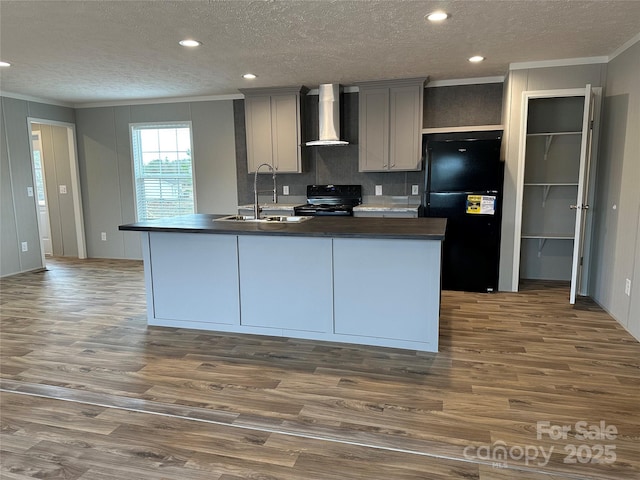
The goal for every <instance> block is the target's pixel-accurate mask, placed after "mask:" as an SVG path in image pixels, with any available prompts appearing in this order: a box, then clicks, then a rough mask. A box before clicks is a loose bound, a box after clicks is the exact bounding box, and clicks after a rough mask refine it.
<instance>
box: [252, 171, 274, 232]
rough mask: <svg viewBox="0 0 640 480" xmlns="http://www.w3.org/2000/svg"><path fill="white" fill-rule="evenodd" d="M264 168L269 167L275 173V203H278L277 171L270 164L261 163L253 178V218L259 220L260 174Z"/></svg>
mask: <svg viewBox="0 0 640 480" xmlns="http://www.w3.org/2000/svg"><path fill="white" fill-rule="evenodd" d="M262 167H269V168H270V169H271V171H272V172H273V203H277V202H278V191H277V190H276V169H275V168H273V167H272V166H271V165H270V164H268V163H261V164H260V165H258V168H256V173H255V175H254V178H253V218H255V219H256V220H258V219H259V218H260V206H259V205H258V172H259V171H260V168H262Z"/></svg>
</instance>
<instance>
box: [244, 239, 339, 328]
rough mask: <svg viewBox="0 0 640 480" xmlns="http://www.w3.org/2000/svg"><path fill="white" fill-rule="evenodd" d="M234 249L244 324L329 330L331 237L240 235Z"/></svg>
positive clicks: (330, 324) (330, 317)
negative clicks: (238, 268) (236, 253)
mask: <svg viewBox="0 0 640 480" xmlns="http://www.w3.org/2000/svg"><path fill="white" fill-rule="evenodd" d="M238 254H239V265H240V305H241V323H242V325H243V326H247V327H261V328H265V329H274V331H273V334H274V335H281V334H285V335H286V330H296V331H307V332H319V333H331V332H333V309H332V304H333V301H332V300H333V296H332V285H331V239H330V238H308V237H285V236H249V235H247V236H239V237H238ZM275 329H277V331H276V330H275ZM265 333H268V332H266V331H265Z"/></svg>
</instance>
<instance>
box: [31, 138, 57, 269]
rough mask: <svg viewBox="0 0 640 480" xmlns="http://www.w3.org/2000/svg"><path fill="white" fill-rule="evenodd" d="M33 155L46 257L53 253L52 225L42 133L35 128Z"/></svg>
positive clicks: (42, 239)
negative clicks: (43, 159)
mask: <svg viewBox="0 0 640 480" xmlns="http://www.w3.org/2000/svg"><path fill="white" fill-rule="evenodd" d="M31 146H32V148H33V150H32V156H33V174H34V175H33V179H34V183H35V188H36V192H35V195H36V205H37V207H38V228H39V230H40V244H41V245H42V250H43V252H44V255H45V257H50V256H52V255H53V245H52V243H51V225H50V224H49V205H48V200H47V182H46V180H45V170H44V165H43V164H42V134H41V132H40V130H33V132H32V134H31Z"/></svg>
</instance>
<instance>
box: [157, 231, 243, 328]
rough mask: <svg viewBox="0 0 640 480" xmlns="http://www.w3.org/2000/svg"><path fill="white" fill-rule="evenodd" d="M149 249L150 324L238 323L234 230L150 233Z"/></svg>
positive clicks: (235, 240) (236, 255) (236, 254)
mask: <svg viewBox="0 0 640 480" xmlns="http://www.w3.org/2000/svg"><path fill="white" fill-rule="evenodd" d="M149 254H150V258H151V265H152V268H151V279H152V289H153V312H154V317H155V320H156V323H158V322H160V323H162V324H166V322H162V321H163V320H165V321H166V320H169V321H176V322H202V323H213V324H228V325H238V324H239V323H240V307H239V295H238V261H237V258H238V251H237V237H236V236H235V235H205V234H189V233H160V232H158V233H155V232H154V233H151V234H150V235H149ZM149 320H150V321H149V323H150V324H153V322H152V321H151V319H149ZM175 324H176V325H179V323H175Z"/></svg>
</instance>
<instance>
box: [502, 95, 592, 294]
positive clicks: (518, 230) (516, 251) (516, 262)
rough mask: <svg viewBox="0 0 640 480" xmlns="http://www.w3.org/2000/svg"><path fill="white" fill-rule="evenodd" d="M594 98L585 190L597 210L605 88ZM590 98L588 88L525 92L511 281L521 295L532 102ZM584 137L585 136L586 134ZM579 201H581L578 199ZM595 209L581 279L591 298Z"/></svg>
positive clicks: (581, 288) (589, 214) (581, 290)
mask: <svg viewBox="0 0 640 480" xmlns="http://www.w3.org/2000/svg"><path fill="white" fill-rule="evenodd" d="M591 93H592V95H593V112H592V117H593V129H592V131H591V135H592V140H591V160H590V163H589V172H588V177H587V180H586V184H585V185H584V188H585V189H586V191H587V193H586V195H585V197H586V198H587V201H588V205H591V207H593V202H594V192H595V174H594V172H595V171H596V165H597V153H598V134H599V131H600V125H599V123H600V122H599V119H600V112H601V102H602V87H592V88H591ZM586 94H587V88H586V86H585V87H583V88H568V89H553V90H525V91H523V92H522V109H521V116H520V137H519V142H518V170H517V178H516V204H515V222H514V242H513V269H512V277H511V290H512V291H513V292H517V291H518V290H519V284H520V247H521V242H522V240H521V236H522V203H523V196H524V167H525V154H526V145H527V124H528V121H527V120H528V117H529V100H530V99H535V98H554V97H585V96H586ZM583 134H584V132H583ZM576 200H577V199H576ZM592 212H593V208H591V209H590V210H587V211H586V212H585V213H586V214H585V219H584V225H585V228H584V232H583V235H582V241H583V247H584V248H583V255H584V254H585V253H586V255H584V260H585V261H584V262H583V266H582V270H581V272H580V278H578V279H576V280H577V285H578V287H579V293H580V295H588V281H587V280H588V278H589V267H590V259H589V255H590V253H591V240H592V235H593V231H592V230H593V229H592V225H593V214H592Z"/></svg>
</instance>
